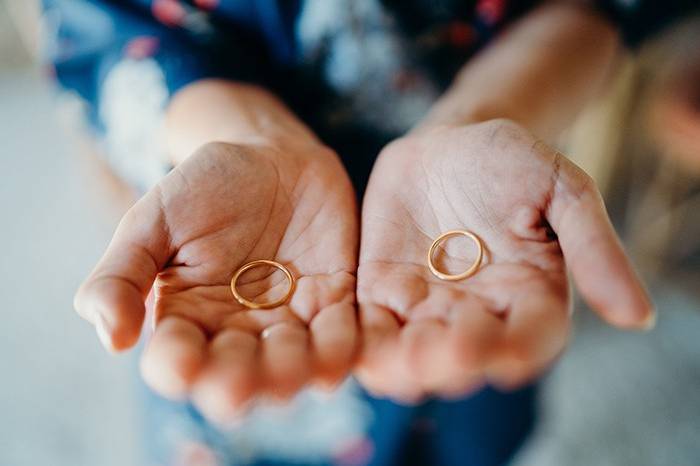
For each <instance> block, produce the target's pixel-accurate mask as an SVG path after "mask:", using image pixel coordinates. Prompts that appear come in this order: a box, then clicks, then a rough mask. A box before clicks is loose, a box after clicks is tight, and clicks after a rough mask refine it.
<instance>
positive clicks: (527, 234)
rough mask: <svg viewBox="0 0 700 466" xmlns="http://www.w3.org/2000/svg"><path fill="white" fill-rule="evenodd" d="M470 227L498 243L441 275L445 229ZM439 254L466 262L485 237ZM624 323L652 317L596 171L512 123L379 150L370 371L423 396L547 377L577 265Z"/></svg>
mask: <svg viewBox="0 0 700 466" xmlns="http://www.w3.org/2000/svg"><path fill="white" fill-rule="evenodd" d="M453 229H468V230H471V231H473V232H474V233H476V234H477V235H478V236H479V237H480V238H481V240H482V242H483V244H484V248H485V251H486V254H485V258H484V262H483V264H482V266H481V268H480V270H479V271H478V272H477V273H476V274H475V275H474V276H472V277H471V278H468V279H466V280H463V281H459V282H446V281H441V280H439V279H438V278H436V277H435V276H433V275H432V274H431V272H430V271H429V268H428V264H427V258H426V255H427V251H428V248H429V247H430V244H431V243H432V241H433V239H435V238H436V237H437V236H438V235H439V234H441V233H443V232H445V231H448V230H453ZM445 246H446V247H445V248H444V250H443V251H442V253H441V254H438V257H437V259H438V260H437V263H438V264H439V265H440V266H441V267H442V268H443V269H446V270H447V271H450V272H452V273H455V272H459V271H462V270H466V269H467V268H468V267H469V266H470V265H471V264H472V262H473V260H474V258H475V255H476V248H475V246H474V245H470V244H467V243H462V242H461V241H459V240H448V241H447V243H446V244H445ZM565 262H566V263H567V264H568V266H569V267H570V268H571V269H572V272H573V275H574V278H575V280H576V282H577V284H578V286H579V288H580V290H581V292H582V294H583V295H584V297H585V298H586V299H587V300H588V301H589V303H590V304H591V305H592V306H593V307H594V308H596V309H597V310H598V311H600V312H601V314H602V315H603V317H605V318H606V319H607V320H608V321H610V322H611V323H613V324H617V325H619V326H627V327H640V326H643V325H644V324H645V323H646V322H648V319H649V318H650V315H651V308H650V304H649V302H648V300H647V297H646V294H645V292H644V290H643V288H642V286H641V284H640V283H639V282H638V280H637V279H636V277H635V275H634V272H633V271H632V269H631V267H630V264H629V263H628V261H627V259H626V257H625V255H624V252H623V251H622V249H621V248H620V245H619V242H618V240H617V238H616V235H615V233H614V231H613V229H612V227H611V226H610V223H609V221H608V218H607V214H606V213H605V209H604V206H603V204H602V201H601V199H600V196H599V194H598V192H597V191H596V189H595V187H594V184H593V183H592V182H591V180H590V178H589V177H588V176H587V175H586V174H585V173H584V172H583V171H581V170H580V169H578V168H577V167H576V166H575V165H573V164H572V163H571V162H570V161H568V160H567V159H566V158H565V157H563V156H561V155H560V154H558V153H557V152H555V151H553V150H551V149H549V148H548V147H546V146H545V145H544V144H542V143H540V142H538V141H536V140H535V139H534V138H533V137H532V136H531V135H530V134H529V133H527V131H525V130H523V129H522V128H520V127H519V126H517V125H516V124H513V123H510V122H507V121H494V122H487V123H483V124H479V125H473V126H466V127H458V128H434V129H431V130H426V131H424V132H423V133H417V134H413V135H410V136H407V137H405V138H403V139H400V140H398V141H395V142H394V143H392V144H390V145H389V146H388V147H387V148H386V149H385V150H384V151H383V153H382V154H381V155H380V158H379V160H378V162H377V164H376V166H375V169H374V171H373V173H372V177H371V180H370V184H369V187H368V189H367V192H366V195H365V200H364V205H363V213H362V244H361V252H360V265H359V269H358V292H357V295H358V302H359V307H360V320H361V328H362V331H363V339H364V340H363V341H364V343H363V350H362V355H361V359H360V363H359V367H358V376H359V378H360V380H361V381H362V382H363V383H364V384H365V385H366V386H367V387H368V388H369V389H370V390H372V391H374V392H375V393H377V394H380V395H387V396H391V397H393V398H397V399H403V400H416V399H418V398H420V397H421V396H423V395H425V394H427V393H437V394H442V395H446V396H451V395H461V394H464V393H467V392H469V391H470V390H474V389H475V388H477V387H479V386H481V385H482V384H483V383H485V382H491V383H494V384H496V385H500V386H504V387H512V386H517V385H519V384H522V383H524V382H526V381H527V380H529V379H530V378H532V377H533V376H535V375H537V374H538V373H540V372H541V371H542V370H543V369H544V368H545V367H546V366H547V365H548V364H549V363H550V362H551V361H552V360H553V359H554V358H555V357H556V356H557V355H558V354H559V353H560V352H561V350H562V349H563V347H564V345H565V343H566V340H567V334H568V328H569V321H570V320H569V293H568V283H567V276H566V265H565Z"/></svg>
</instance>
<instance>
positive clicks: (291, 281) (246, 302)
mask: <svg viewBox="0 0 700 466" xmlns="http://www.w3.org/2000/svg"><path fill="white" fill-rule="evenodd" d="M261 265H269V266H271V267H275V268H277V269H279V270H281V271H282V273H284V275H285V276H286V277H287V281H288V282H289V288H287V292H286V293H285V294H284V296H283V297H281V298H280V299H278V300H276V301H270V302H267V303H256V302H255V301H251V300H249V299H246V298H244V297H243V296H242V295H241V294H240V293H239V292H238V288H237V287H236V284H237V282H238V277H240V276H241V274H242V273H243V272H245V271H246V270H250V269H252V268H254V267H258V266H261ZM294 282H295V280H294V275H292V272H290V271H289V269H288V268H287V267H285V266H284V265H282V264H280V263H279V262H275V261H269V260H265V259H260V260H257V261H253V262H248V263H247V264H245V265H244V266H243V267H241V268H240V269H238V270H236V273H234V274H233V278H232V279H231V292H232V293H233V297H234V298H236V301H238V302H239V303H241V304H242V305H244V306H245V307H247V308H250V309H270V308H273V307H277V306H279V305H281V304H284V303H286V302H287V300H288V299H289V297H290V296H291V295H292V292H293V291H294Z"/></svg>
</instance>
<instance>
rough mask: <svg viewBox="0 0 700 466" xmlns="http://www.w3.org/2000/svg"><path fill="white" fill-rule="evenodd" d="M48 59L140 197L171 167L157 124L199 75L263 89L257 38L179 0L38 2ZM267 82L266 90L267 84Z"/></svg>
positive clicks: (57, 77) (105, 149) (49, 65)
mask: <svg viewBox="0 0 700 466" xmlns="http://www.w3.org/2000/svg"><path fill="white" fill-rule="evenodd" d="M43 6H44V16H43V23H44V31H45V38H46V39H45V44H44V50H45V60H46V63H47V65H48V67H49V69H50V72H51V74H52V75H53V77H54V78H55V79H56V81H57V82H58V83H59V84H60V86H61V87H63V88H64V89H66V90H69V91H72V92H74V93H76V94H77V95H79V96H80V97H81V98H82V100H83V101H84V102H85V103H86V105H85V109H86V120H87V121H88V123H89V126H90V128H91V129H93V130H94V132H95V134H96V135H97V136H98V141H99V142H100V143H101V144H102V145H103V146H104V147H103V148H104V150H103V153H104V154H105V155H106V156H107V157H108V159H109V162H110V165H111V166H112V167H113V168H114V169H115V170H116V171H117V173H118V174H119V175H121V176H122V177H123V178H125V179H126V180H127V181H128V182H130V183H131V184H132V185H135V187H136V188H137V189H139V190H145V189H147V188H148V187H150V186H151V185H152V184H154V183H155V182H156V181H157V180H158V179H160V177H162V175H163V174H164V173H166V172H167V170H168V169H169V168H170V166H169V162H168V157H167V154H165V151H164V143H163V141H162V138H159V137H158V135H159V134H161V135H162V123H163V117H164V113H165V108H166V106H167V104H168V102H169V99H170V97H171V96H172V95H173V94H174V93H175V92H177V91H178V90H179V89H180V88H182V87H183V86H185V85H187V84H189V83H191V82H193V81H196V80H199V79H202V78H210V77H211V78H214V77H216V78H225V79H232V80H240V81H250V82H260V81H261V79H260V78H261V77H262V76H265V75H266V73H263V72H262V70H261V69H262V68H263V67H264V66H265V63H264V61H263V60H262V57H263V56H264V53H263V51H260V50H258V49H257V48H256V43H259V41H256V38H255V37H254V36H253V34H252V33H250V32H249V31H247V30H246V28H245V25H242V26H241V27H240V28H233V27H227V28H220V27H216V23H215V21H214V20H212V19H211V18H210V17H209V15H207V14H206V12H204V11H202V10H201V9H198V8H195V7H192V6H189V5H188V4H186V3H183V2H178V1H175V0H166V1H157V0H156V1H153V2H150V1H142V0H138V1H137V0H133V1H110V0H44V1H43ZM263 84H264V83H263Z"/></svg>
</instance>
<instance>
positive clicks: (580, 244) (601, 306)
mask: <svg viewBox="0 0 700 466" xmlns="http://www.w3.org/2000/svg"><path fill="white" fill-rule="evenodd" d="M555 166H557V167H558V170H557V174H558V176H557V177H556V181H555V186H554V190H553V194H552V200H551V204H550V208H549V212H548V213H547V218H548V221H549V223H550V225H552V227H553V228H554V231H555V232H556V234H557V236H558V238H559V244H560V245H561V249H562V251H563V253H564V259H565V260H566V263H567V264H568V267H569V268H570V269H571V273H572V275H573V278H574V282H575V283H576V286H577V287H578V289H579V291H580V293H581V295H582V296H583V298H584V299H585V300H586V302H587V303H588V304H589V305H590V306H591V307H592V308H593V309H594V310H595V311H596V312H598V314H600V316H601V317H602V318H603V319H604V320H605V321H607V322H608V323H609V324H611V325H614V326H616V327H621V328H632V329H642V330H648V329H651V328H652V327H653V326H654V324H655V320H656V314H655V312H654V309H653V305H652V303H651V300H650V299H649V296H648V294H647V292H646V290H645V289H644V286H643V285H642V283H641V281H640V280H639V278H638V277H637V275H636V274H635V272H634V269H633V268H632V265H631V264H630V261H629V259H628V258H627V256H626V254H625V252H624V250H623V248H622V245H621V244H620V240H619V238H618V237H617V234H616V233H615V230H614V229H613V226H612V224H611V223H610V219H609V218H608V214H607V212H606V210H605V204H604V203H603V199H602V197H601V195H600V193H599V191H598V189H597V188H596V185H595V182H594V181H593V179H592V178H591V177H590V176H588V175H587V174H586V173H585V172H584V171H583V170H581V169H580V168H579V167H577V166H576V165H575V164H574V163H572V162H571V161H570V160H568V159H567V158H566V157H564V156H563V155H561V154H559V153H557V155H556V162H555Z"/></svg>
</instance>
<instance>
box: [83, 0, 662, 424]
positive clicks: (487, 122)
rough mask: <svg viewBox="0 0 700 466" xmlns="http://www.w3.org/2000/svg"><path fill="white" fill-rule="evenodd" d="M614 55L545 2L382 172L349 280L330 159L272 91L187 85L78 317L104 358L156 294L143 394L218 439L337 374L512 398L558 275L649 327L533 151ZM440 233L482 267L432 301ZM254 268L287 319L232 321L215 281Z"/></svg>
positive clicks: (569, 183)
mask: <svg viewBox="0 0 700 466" xmlns="http://www.w3.org/2000/svg"><path fill="white" fill-rule="evenodd" d="M593 39H595V41H598V42H595V41H593V42H591V41H592V40H593ZM615 41H616V38H615V36H614V34H613V33H612V32H611V31H610V29H609V28H608V27H607V26H606V25H605V24H604V23H602V21H600V20H599V19H597V18H595V17H593V16H591V15H590V14H588V13H586V12H585V11H583V10H580V9H578V8H576V7H571V6H567V5H564V6H563V5H558V4H556V5H550V6H546V7H544V8H543V9H540V10H537V11H536V12H534V13H532V14H531V15H529V16H528V17H527V18H525V19H524V20H523V21H521V22H520V23H519V25H517V26H516V27H515V28H514V29H513V30H512V31H511V32H509V33H508V34H506V35H505V36H504V37H503V38H502V39H500V40H499V41H498V42H497V43H496V44H494V45H493V46H491V47H489V49H487V51H486V52H485V53H484V54H482V55H480V56H479V57H477V59H476V60H474V61H473V62H471V63H470V64H469V65H467V67H465V69H464V70H463V71H462V73H460V75H459V76H458V78H457V79H456V80H455V84H454V85H453V87H452V88H451V89H450V90H449V91H448V92H447V93H446V94H445V96H444V97H443V99H441V100H440V101H439V102H438V103H437V104H436V106H435V107H434V109H433V111H431V112H430V114H429V115H427V116H426V118H425V120H424V121H423V122H422V124H421V125H419V126H418V127H417V128H416V129H415V130H414V131H412V132H411V133H409V134H407V135H406V136H404V137H402V138H400V139H399V140H397V141H394V142H393V143H392V144H390V145H389V146H388V147H386V148H385V149H384V150H383V151H382V153H381V155H380V156H379V159H378V161H377V164H376V166H375V168H374V170H373V173H372V176H371V179H370V183H369V187H368V189H367V192H366V193H365V198H364V201H363V209H362V225H361V230H362V244H361V250H360V252H359V265H358V259H357V257H358V243H359V240H358V239H359V233H358V230H359V227H358V219H357V214H356V206H355V204H354V200H353V199H354V195H353V192H352V189H351V187H350V183H349V181H348V179H347V176H346V174H345V173H344V171H343V169H342V167H341V165H340V163H339V162H338V160H337V158H336V156H335V154H334V153H333V151H332V150H331V149H329V148H328V147H324V146H323V144H321V143H320V142H319V141H318V140H317V138H315V137H314V136H313V134H311V132H310V131H309V130H308V128H306V127H305V126H304V125H303V124H302V123H301V122H299V121H298V120H297V119H296V118H295V117H294V116H293V115H292V114H291V113H290V112H289V111H288V110H287V109H286V108H285V107H284V105H283V104H282V103H280V102H279V101H278V100H277V99H275V98H274V97H273V96H272V95H271V94H269V93H268V92H267V91H264V90H262V89H259V88H256V87H252V86H244V85H240V84H234V83H227V82H222V81H200V82H197V83H194V84H193V85H191V86H188V87H187V88H185V89H183V90H182V91H180V92H179V93H178V94H177V95H176V96H175V98H174V100H173V102H172V103H171V105H170V108H169V110H168V120H167V125H166V126H167V144H168V147H169V150H170V153H171V154H172V156H173V159H174V161H175V162H176V163H178V166H177V168H176V169H175V170H174V171H173V172H172V173H171V174H169V175H168V176H167V177H166V178H165V179H164V180H163V181H162V182H161V183H160V184H159V185H158V186H157V187H155V188H154V189H153V190H151V191H150V192H149V193H148V194H146V196H145V197H144V198H143V199H141V200H140V201H139V202H138V203H137V204H136V205H135V206H134V207H133V208H132V209H131V210H130V211H129V213H127V215H126V216H125V218H124V219H123V221H122V223H121V224H120V226H119V228H118V229H117V231H116V233H115V236H114V239H113V241H112V243H111V244H110V246H109V248H108V250H107V252H106V253H105V256H104V257H103V258H102V260H101V261H100V263H99V264H98V265H97V267H96V269H95V270H94V271H93V273H92V274H91V275H90V277H88V279H87V280H86V282H85V283H84V284H83V286H82V287H81V289H80V290H79V292H78V294H77V296H76V308H77V310H78V312H79V313H80V314H81V315H83V316H84V317H85V318H86V319H88V320H89V321H90V322H92V323H94V324H95V325H96V327H97V330H98V334H99V335H100V336H101V338H102V341H103V343H104V344H105V346H106V347H107V348H109V349H111V350H116V351H120V350H123V349H126V348H129V347H131V346H133V345H134V344H135V342H136V341H137V339H138V337H139V333H140V329H141V324H142V322H143V320H144V315H145V312H146V310H145V304H144V302H145V300H146V297H147V295H148V294H149V290H150V289H151V288H152V289H153V300H152V301H153V303H154V305H153V319H152V320H153V323H154V325H155V331H154V333H153V336H152V337H151V339H150V341H149V342H148V345H147V348H146V351H145V352H144V355H143V360H142V365H141V367H142V372H143V376H144V378H145V380H146V382H147V383H148V384H149V385H150V386H151V387H152V388H153V389H154V390H156V391H157V392H159V393H161V394H163V395H164V396H168V397H171V398H183V397H186V396H191V397H192V399H193V400H194V401H195V403H196V404H197V405H198V406H199V408H200V409H201V410H202V412H203V413H204V414H205V415H206V416H207V417H208V418H209V419H211V420H213V421H218V422H227V421H229V420H231V419H232V418H234V417H235V416H236V415H237V414H239V413H240V412H241V411H242V410H243V409H244V408H245V406H246V404H247V403H248V402H249V401H250V400H252V399H254V398H255V397H258V396H263V397H265V396H267V397H270V396H272V397H276V398H282V399H285V398H288V397H289V396H291V395H293V394H294V393H295V392H296V391H297V390H299V389H300V388H301V387H303V386H304V385H306V384H308V383H320V384H322V385H325V386H332V385H333V384H335V383H337V382H338V381H339V380H341V379H342V378H343V377H344V376H345V375H346V374H347V373H348V371H349V370H351V369H352V368H354V369H356V373H357V376H358V378H359V380H360V381H361V382H362V383H363V384H364V385H365V386H366V387H367V388H368V389H370V390H371V391H373V392H375V393H376V394H379V395H383V396H388V397H391V398H393V399H397V400H403V401H415V400H418V399H420V398H421V397H423V396H425V395H428V394H439V395H444V396H458V395H463V394H465V393H468V392H469V391H471V390H475V389H476V388H478V387H479V386H481V385H482V384H483V383H484V382H485V381H490V382H492V383H494V384H497V385H499V386H502V387H514V386H518V385H519V384H522V383H525V382H526V381H528V380H530V379H531V378H532V377H534V376H536V375H537V374H538V373H539V372H541V371H542V370H543V368H545V367H546V366H547V365H548V364H550V363H551V361H552V360H553V359H554V358H555V357H556V355H557V354H559V353H560V352H561V351H562V349H563V347H564V345H565V344H566V340H567V336H568V330H569V326H570V320H569V306H570V304H569V293H568V286H567V266H568V268H569V269H570V270H571V272H572V274H573V276H574V279H575V281H576V283H577V285H578V287H579V289H580V291H581V293H582V294H583V296H584V297H585V298H586V299H587V300H588V301H589V303H590V304H591V305H592V306H593V307H594V308H595V309H597V310H598V311H599V312H600V313H601V315H602V316H603V317H604V318H605V319H606V320H607V321H608V322H610V323H612V324H614V325H618V326H621V327H625V328H645V327H648V326H649V325H650V323H651V322H652V319H653V314H652V308H651V304H650V303H649V300H648V298H647V297H646V294H645V292H644V289H643V288H642V285H641V284H640V283H639V281H638V280H637V278H636V277H635V275H634V273H633V271H632V268H631V266H630V264H629V262H628V261H627V259H626V257H625V255H624V252H623V251H622V248H621V247H620V244H619V241H618V239H617V237H616V235H615V233H614V231H613V229H612V227H611V226H610V223H609V220H608V218H607V214H606V213H605V209H604V206H603V204H602V201H601V198H600V195H599V193H598V191H597V190H596V188H595V185H594V183H593V182H592V181H591V179H590V178H589V177H588V176H587V175H586V174H585V173H583V172H582V171H581V170H580V169H578V168H577V167H576V166H574V165H573V164H572V163H571V162H570V161H568V160H567V159H566V158H565V157H564V156H562V155H560V154H558V153H557V152H556V151H554V150H552V149H551V148H549V147H548V146H547V145H546V144H545V143H544V142H542V141H541V140H539V139H538V138H536V137H535V136H533V132H535V133H536V134H542V135H547V136H549V135H553V134H555V133H557V132H558V130H559V129H561V128H562V127H564V126H565V125H566V123H567V121H568V119H570V118H571V117H572V116H573V114H574V113H575V107H578V106H580V105H581V104H582V103H583V102H584V101H585V100H586V98H587V97H589V96H590V95H592V94H593V93H594V89H595V87H596V86H598V85H600V84H602V83H603V82H604V80H605V76H606V74H607V69H608V67H609V65H610V63H611V62H612V59H613V57H614V48H615V45H614V44H615ZM591 43H596V44H597V45H596V46H591V45H590V44H591ZM572 50H576V51H577V55H576V54H572V53H571V51H572ZM562 69H563V70H565V71H563V72H560V73H557V72H556V71H557V70H562ZM557 77H559V79H557ZM484 82H488V83H490V84H491V86H483V83H484ZM592 89H593V90H592ZM562 109H564V110H563V111H562ZM526 110H527V111H526ZM542 137H544V136H542ZM212 141H217V142H215V143H212ZM453 228H468V229H470V230H472V231H474V232H475V233H476V234H477V235H479V236H480V238H481V239H482V240H483V243H484V245H485V247H486V252H487V254H486V257H485V262H484V265H483V266H482V268H481V269H480V270H479V272H478V273H477V274H476V275H475V276H473V277H472V278H470V279H468V280H465V281H462V282H449V283H448V282H442V281H439V280H437V279H436V278H435V277H433V276H432V275H431V274H430V272H429V270H428V267H427V262H426V256H425V255H426V252H427V250H428V247H429V246H430V243H431V242H432V239H433V238H435V237H436V236H437V235H438V234H440V233H441V232H443V231H445V230H448V229H453ZM473 253H474V250H473V249H471V250H470V249H469V248H468V247H462V248H460V247H458V245H457V244H456V243H454V244H453V243H452V242H449V243H448V244H447V245H446V250H445V253H444V254H442V255H441V259H440V264H441V266H444V267H445V268H446V269H448V270H450V271H457V270H460V269H464V268H466V267H468V266H469V264H470V263H471V261H472V260H473ZM262 258H264V259H274V260H277V261H279V262H282V263H284V264H286V265H288V266H289V268H290V269H291V270H292V271H293V273H294V274H295V275H296V276H297V277H298V279H299V283H298V287H297V289H296V290H295V292H294V296H293V298H292V300H291V301H290V302H289V303H288V304H287V305H284V306H280V307H279V308H277V309H273V310H271V311H252V310H246V309H244V308H242V307H241V306H240V305H238V304H237V303H236V302H235V301H234V300H233V298H232V296H231V293H230V290H229V280H230V279H231V276H232V274H233V272H234V271H235V270H236V269H237V268H238V267H240V266H241V265H243V264H244V263H246V262H248V261H250V260H254V259H262ZM355 273H357V287H356V283H355ZM245 277H246V280H245V281H244V283H245V285H243V286H242V287H241V291H243V292H244V293H245V294H246V295H247V296H251V297H252V296H255V297H256V299H267V298H268V297H273V296H279V294H277V293H280V292H281V286H282V285H280V281H281V280H280V279H281V276H280V274H279V273H276V274H272V275H271V274H270V270H267V269H260V270H256V271H252V272H251V273H250V275H248V274H246V275H245ZM356 297H357V302H356ZM358 328H359V330H360V331H359V332H358ZM355 356H357V358H356V359H355Z"/></svg>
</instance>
